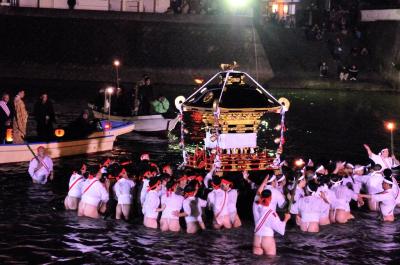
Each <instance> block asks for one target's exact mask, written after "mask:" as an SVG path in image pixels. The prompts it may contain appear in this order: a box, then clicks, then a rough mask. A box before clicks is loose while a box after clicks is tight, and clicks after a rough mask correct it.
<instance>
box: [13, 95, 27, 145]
mask: <svg viewBox="0 0 400 265" xmlns="http://www.w3.org/2000/svg"><path fill="white" fill-rule="evenodd" d="M24 97H25V91H24V90H19V91H18V94H17V95H16V96H15V98H14V111H15V115H14V119H13V142H14V144H22V143H24V138H25V136H26V123H27V122H28V111H27V110H26V107H25V103H24V101H23V98H24Z"/></svg>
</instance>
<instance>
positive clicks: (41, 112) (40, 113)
mask: <svg viewBox="0 0 400 265" xmlns="http://www.w3.org/2000/svg"><path fill="white" fill-rule="evenodd" d="M34 116H35V120H36V124H37V135H38V137H39V139H40V140H44V141H49V140H50V139H51V138H52V137H53V133H54V129H53V123H55V122H56V118H55V115H54V109H53V104H52V103H51V101H50V100H49V99H48V95H47V94H46V93H44V94H42V95H41V96H40V99H39V100H38V101H37V102H36V104H35V107H34Z"/></svg>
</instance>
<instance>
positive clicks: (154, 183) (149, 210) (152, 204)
mask: <svg viewBox="0 0 400 265" xmlns="http://www.w3.org/2000/svg"><path fill="white" fill-rule="evenodd" d="M147 189H148V192H147V194H146V199H145V200H144V203H143V207H142V212H143V215H144V219H143V225H144V226H145V227H147V228H154V229H157V228H158V223H157V218H158V213H159V212H161V211H162V208H161V207H160V196H159V192H160V190H161V181H160V179H159V178H158V177H153V178H151V179H150V181H149V187H148V188H147Z"/></svg>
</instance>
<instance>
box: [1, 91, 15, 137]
mask: <svg viewBox="0 0 400 265" xmlns="http://www.w3.org/2000/svg"><path fill="white" fill-rule="evenodd" d="M12 119H13V108H12V106H11V104H10V95H9V94H8V93H4V94H3V95H2V97H1V100H0V144H4V143H5V142H4V141H5V138H6V133H7V129H9V128H11V126H12V124H11V122H12Z"/></svg>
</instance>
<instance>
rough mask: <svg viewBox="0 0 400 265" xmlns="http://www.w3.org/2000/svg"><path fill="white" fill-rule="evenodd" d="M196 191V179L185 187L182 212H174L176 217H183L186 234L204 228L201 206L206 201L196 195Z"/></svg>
mask: <svg viewBox="0 0 400 265" xmlns="http://www.w3.org/2000/svg"><path fill="white" fill-rule="evenodd" d="M197 192H198V184H197V181H192V182H189V183H188V184H187V185H186V187H185V189H184V194H185V200H184V201H183V207H182V208H183V212H182V213H179V212H175V213H174V214H175V216H177V217H185V221H186V232H187V233H188V234H194V233H197V232H198V231H199V230H204V229H206V226H205V224H204V222H203V217H202V213H203V208H205V207H206V206H207V201H205V200H203V199H200V198H198V197H196V194H197Z"/></svg>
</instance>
